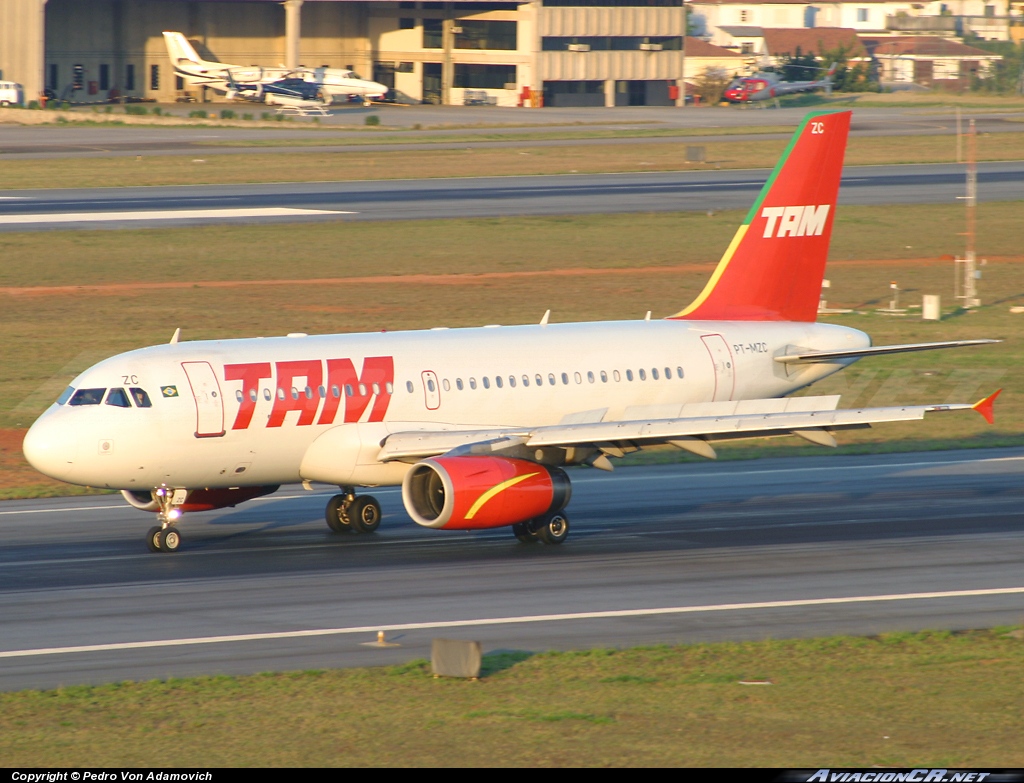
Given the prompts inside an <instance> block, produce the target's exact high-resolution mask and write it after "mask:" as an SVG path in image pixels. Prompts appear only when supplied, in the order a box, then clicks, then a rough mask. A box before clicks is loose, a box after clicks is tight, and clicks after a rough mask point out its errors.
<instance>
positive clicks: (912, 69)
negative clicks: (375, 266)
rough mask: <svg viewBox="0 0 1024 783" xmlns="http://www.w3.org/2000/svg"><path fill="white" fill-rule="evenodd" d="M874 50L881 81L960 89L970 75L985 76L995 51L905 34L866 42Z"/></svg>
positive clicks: (968, 81) (940, 39)
mask: <svg viewBox="0 0 1024 783" xmlns="http://www.w3.org/2000/svg"><path fill="white" fill-rule="evenodd" d="M866 43H867V44H868V46H869V48H873V49H874V56H875V59H876V60H877V61H878V64H879V68H880V69H881V76H882V80H883V81H890V82H902V83H905V84H906V83H911V82H913V83H915V84H921V85H924V86H926V87H933V86H940V87H947V88H953V89H963V88H966V87H968V86H970V79H971V77H972V76H980V77H984V76H987V75H988V74H989V73H990V71H991V70H992V67H993V64H994V63H995V62H997V61H999V60H1001V59H1002V57H1001V56H1000V55H998V54H993V53H992V52H987V51H984V50H982V49H977V48H975V47H973V46H966V45H965V44H962V43H960V42H959V41H954V40H952V39H949V38H936V37H933V36H904V37H889V38H878V39H873V40H868V41H866Z"/></svg>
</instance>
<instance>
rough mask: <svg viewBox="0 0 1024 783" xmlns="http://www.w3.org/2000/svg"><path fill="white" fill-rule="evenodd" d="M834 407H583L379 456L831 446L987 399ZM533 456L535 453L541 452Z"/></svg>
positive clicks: (396, 436)
mask: <svg viewBox="0 0 1024 783" xmlns="http://www.w3.org/2000/svg"><path fill="white" fill-rule="evenodd" d="M998 394H999V392H998V391H997V392H996V393H995V394H992V395H990V396H989V397H986V398H985V399H984V400H981V401H980V402H977V403H974V404H973V405H972V404H970V403H956V404H942V405H904V406H891V407H884V408H850V409H837V405H838V403H839V396H838V395H835V396H821V397H788V398H782V399H763V400H742V401H738V402H706V403H690V404H686V405H681V406H680V405H674V406H645V407H635V408H627V409H626V412H625V415H624V417H623V418H622V419H621V420H616V421H604V413H605V411H603V410H599V411H587V412H583V413H580V414H575V415H573V416H572V417H567V418H566V419H565V420H563V421H562V422H561V423H560V424H556V425H551V426H544V427H493V428H475V429H449V430H437V429H430V430H412V429H410V430H408V431H399V432H395V433H393V434H391V435H389V436H388V437H387V438H386V439H385V440H384V442H383V444H382V445H381V450H380V453H379V454H378V456H377V458H378V460H380V461H382V462H388V461H396V460H397V461H403V462H408V461H414V460H419V459H423V458H425V457H432V456H436V455H438V454H449V455H452V456H456V455H460V454H497V453H500V454H506V455H508V456H519V457H523V458H525V459H535V460H537V461H548V460H550V459H551V457H552V456H553V455H551V454H550V453H547V450H550V449H562V450H564V452H565V454H564V455H563V456H564V461H565V462H588V463H589V464H593V465H594V466H595V467H601V468H604V469H606V470H610V469H611V464H610V463H609V462H608V459H607V457H609V456H612V457H621V456H623V455H624V454H626V453H628V452H631V451H636V450H637V449H639V448H642V447H644V446H651V445H658V444H671V445H673V446H676V447H678V448H681V449H685V450H687V451H690V452H692V453H694V454H698V455H700V456H703V457H708V458H710V459H714V457H715V456H716V455H715V451H714V448H713V446H712V443H713V442H716V441H726V440H740V439H746V438H764V437H779V436H785V435H796V436H799V437H802V438H804V439H805V440H808V441H810V442H812V443H816V444H819V445H823V446H835V445H836V440H835V436H834V435H833V433H834V432H837V431H842V430H850V429H863V428H866V427H870V426H871V425H872V424H881V423H885V422H896V421H914V420H918V419H923V418H924V416H925V415H926V414H928V413H939V412H950V411H963V410H976V411H978V412H979V413H981V414H982V415H983V416H985V418H986V419H988V420H989V421H990V422H991V416H992V402H993V401H994V400H995V398H996V396H997V395H998ZM538 454H539V455H540V456H538Z"/></svg>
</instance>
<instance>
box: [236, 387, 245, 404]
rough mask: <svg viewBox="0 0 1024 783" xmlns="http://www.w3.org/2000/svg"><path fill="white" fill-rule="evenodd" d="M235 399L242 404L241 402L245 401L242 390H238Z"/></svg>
mask: <svg viewBox="0 0 1024 783" xmlns="http://www.w3.org/2000/svg"><path fill="white" fill-rule="evenodd" d="M235 399H236V400H238V401H239V402H241V401H242V399H243V396H242V390H241V389H238V390H237V391H236V392H235Z"/></svg>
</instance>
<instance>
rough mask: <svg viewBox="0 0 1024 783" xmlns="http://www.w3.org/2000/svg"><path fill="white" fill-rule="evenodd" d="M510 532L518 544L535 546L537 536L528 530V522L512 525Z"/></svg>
mask: <svg viewBox="0 0 1024 783" xmlns="http://www.w3.org/2000/svg"><path fill="white" fill-rule="evenodd" d="M512 532H513V533H514V534H515V537H516V538H518V539H519V541H520V542H522V543H524V544H536V543H537V534H536V533H534V532H533V531H532V530H530V523H529V522H519V523H518V524H515V525H512Z"/></svg>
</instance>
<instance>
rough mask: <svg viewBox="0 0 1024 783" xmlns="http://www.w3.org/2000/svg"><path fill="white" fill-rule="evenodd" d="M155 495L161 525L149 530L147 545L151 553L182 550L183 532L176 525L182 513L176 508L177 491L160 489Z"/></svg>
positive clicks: (157, 516) (158, 519)
mask: <svg viewBox="0 0 1024 783" xmlns="http://www.w3.org/2000/svg"><path fill="white" fill-rule="evenodd" d="M155 494H156V501H157V502H158V503H159V504H160V510H159V511H158V512H157V515H156V518H157V521H158V522H159V523H160V524H159V525H158V526H156V527H151V528H150V529H149V532H148V533H147V534H146V545H147V546H148V547H149V551H150V552H177V551H178V549H180V548H181V532H180V531H179V530H178V529H177V528H176V527H174V524H175V523H176V522H177V521H178V520H179V519H180V518H181V511H180V510H179V509H177V508H175V506H174V495H175V491H174V490H169V489H158V490H157V491H156V493H155ZM182 501H184V498H182Z"/></svg>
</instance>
